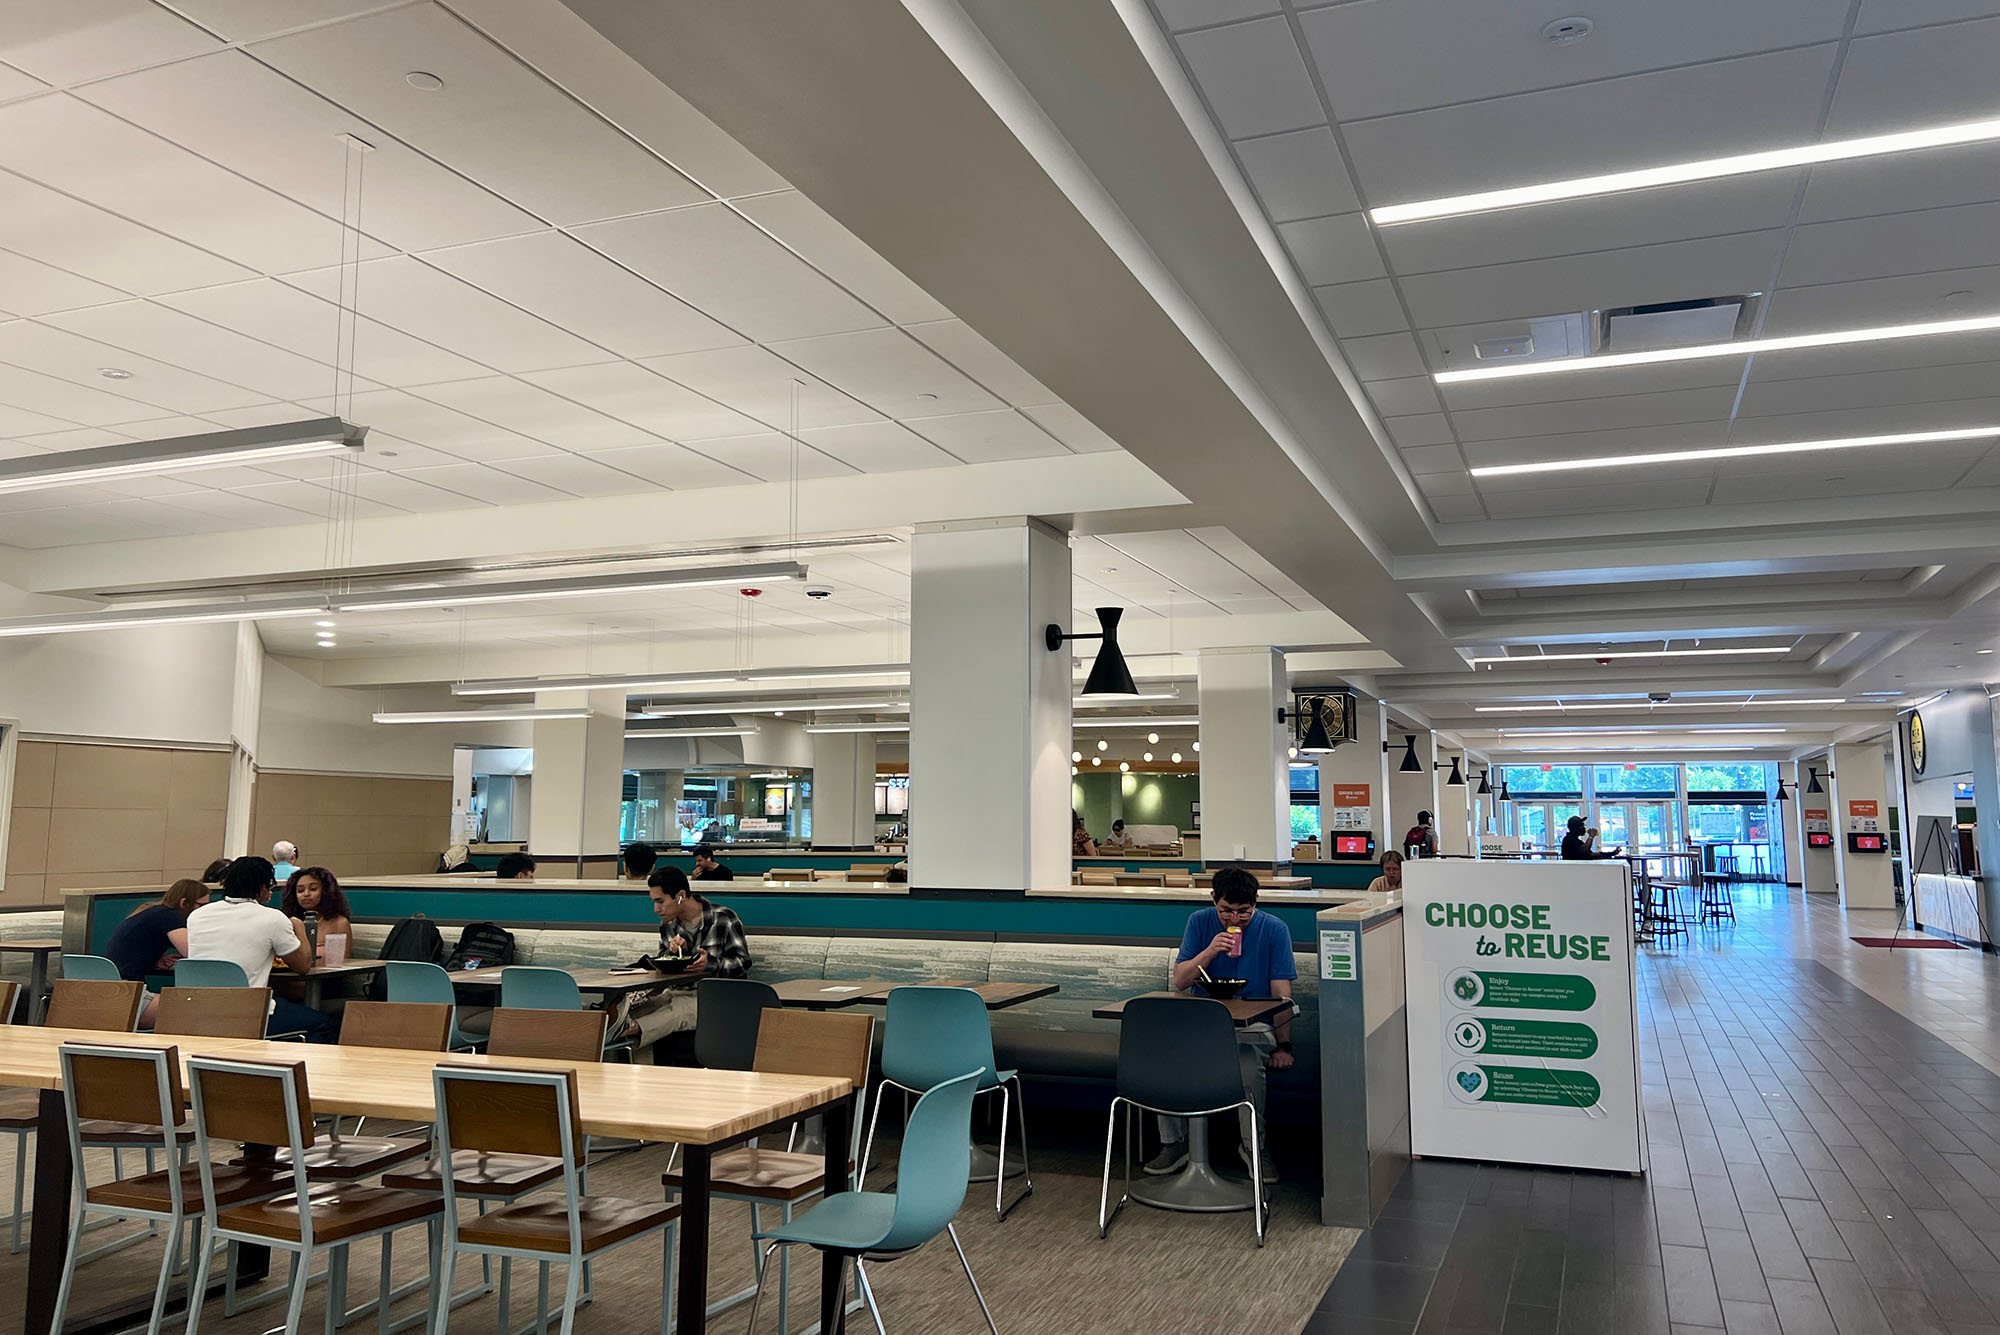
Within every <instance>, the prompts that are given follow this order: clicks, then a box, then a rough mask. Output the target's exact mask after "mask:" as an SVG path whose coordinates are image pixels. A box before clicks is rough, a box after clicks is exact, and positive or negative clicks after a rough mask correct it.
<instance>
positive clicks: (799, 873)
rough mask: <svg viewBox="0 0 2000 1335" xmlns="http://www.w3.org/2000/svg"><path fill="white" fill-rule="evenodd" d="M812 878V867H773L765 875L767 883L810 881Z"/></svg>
mask: <svg viewBox="0 0 2000 1335" xmlns="http://www.w3.org/2000/svg"><path fill="white" fill-rule="evenodd" d="M812 878H813V874H812V868H811V867H773V868H771V869H770V870H769V871H767V872H765V873H764V879H765V880H767V881H810V880H811V879H812Z"/></svg>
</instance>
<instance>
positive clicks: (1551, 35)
mask: <svg viewBox="0 0 2000 1335" xmlns="http://www.w3.org/2000/svg"><path fill="white" fill-rule="evenodd" d="M1596 26H1597V25H1596V24H1594V23H1592V22H1591V21H1590V20H1589V19H1587V18H1584V17H1583V16H1582V15H1580V14H1579V15H1575V16H1573V17H1571V18H1566V19H1551V20H1549V21H1548V22H1547V23H1544V24H1543V25H1542V40H1543V41H1545V42H1547V43H1548V44H1549V45H1550V46H1575V45H1576V44H1577V43H1578V42H1580V41H1582V40H1583V39H1584V38H1586V37H1588V36H1590V34H1591V30H1592V29H1593V28H1595V27H1596Z"/></svg>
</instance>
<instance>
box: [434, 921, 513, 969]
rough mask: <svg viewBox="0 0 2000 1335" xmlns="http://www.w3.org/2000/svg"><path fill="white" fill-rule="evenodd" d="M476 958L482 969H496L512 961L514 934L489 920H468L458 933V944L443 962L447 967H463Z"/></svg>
mask: <svg viewBox="0 0 2000 1335" xmlns="http://www.w3.org/2000/svg"><path fill="white" fill-rule="evenodd" d="M474 960H477V961H478V962H479V967H480V968H482V969H497V968H499V967H501V966H502V965H506V964H512V963H513V962H514V934H513V933H512V932H510V931H508V930H507V929H506V928H504V927H500V926H497V925H495V924H493V923H490V922H469V923H467V924H466V925H465V930H464V931H462V932H460V933H459V934H458V946H457V948H456V949H454V950H453V951H452V952H451V958H450V959H448V960H446V961H445V962H444V967H445V968H447V969H463V968H465V967H466V965H467V964H469V963H470V962H472V961H474Z"/></svg>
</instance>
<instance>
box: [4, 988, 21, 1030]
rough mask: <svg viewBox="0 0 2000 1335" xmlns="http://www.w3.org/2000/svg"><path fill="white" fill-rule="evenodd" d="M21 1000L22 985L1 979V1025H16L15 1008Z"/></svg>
mask: <svg viewBox="0 0 2000 1335" xmlns="http://www.w3.org/2000/svg"><path fill="white" fill-rule="evenodd" d="M20 999H21V985H20V984H19V983H10V982H8V981H7V980H5V979H0V1024H12V1023H14V1006H15V1004H16V1003H17V1002H19V1001H20Z"/></svg>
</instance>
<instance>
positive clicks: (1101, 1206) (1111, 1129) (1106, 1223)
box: [1097, 1098, 1132, 1241]
mask: <svg viewBox="0 0 2000 1335" xmlns="http://www.w3.org/2000/svg"><path fill="white" fill-rule="evenodd" d="M1117 1139H1118V1100H1117V1099H1115V1098H1114V1099H1112V1100H1111V1111H1110V1112H1109V1114H1107V1115H1106V1117H1105V1119H1104V1177H1103V1180H1102V1181H1101V1182H1100V1183H1099V1185H1098V1191H1097V1237H1098V1240H1099V1241H1102V1240H1103V1239H1105V1238H1107V1237H1109V1236H1111V1214H1110V1209H1111V1147H1112V1146H1113V1144H1115V1143H1116V1142H1117ZM1131 1155H1132V1145H1131V1133H1130V1132H1129V1131H1128V1132H1127V1133H1126V1145H1125V1156H1126V1158H1127V1160H1128V1161H1129V1160H1130V1158H1131ZM1119 1204H1120V1205H1123V1204H1124V1202H1123V1201H1120V1202H1119Z"/></svg>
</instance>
